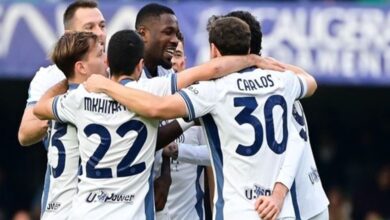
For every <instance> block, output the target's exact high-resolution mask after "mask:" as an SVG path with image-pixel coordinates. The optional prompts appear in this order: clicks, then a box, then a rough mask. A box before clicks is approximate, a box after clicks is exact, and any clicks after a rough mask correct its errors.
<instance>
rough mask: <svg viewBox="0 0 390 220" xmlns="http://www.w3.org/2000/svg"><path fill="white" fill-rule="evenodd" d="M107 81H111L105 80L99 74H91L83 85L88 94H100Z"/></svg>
mask: <svg viewBox="0 0 390 220" xmlns="http://www.w3.org/2000/svg"><path fill="white" fill-rule="evenodd" d="M107 81H109V82H111V80H109V79H107V78H106V77H104V76H103V75H100V74H92V75H91V76H90V77H89V78H88V79H87V80H86V81H85V82H84V83H83V85H84V87H85V89H86V90H87V91H88V92H96V93H101V92H103V90H104V86H105V85H107V83H108V82H107Z"/></svg>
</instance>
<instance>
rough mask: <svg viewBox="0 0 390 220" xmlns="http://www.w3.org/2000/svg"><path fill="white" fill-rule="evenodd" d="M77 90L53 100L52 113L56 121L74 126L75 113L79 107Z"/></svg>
mask: <svg viewBox="0 0 390 220" xmlns="http://www.w3.org/2000/svg"><path fill="white" fill-rule="evenodd" d="M80 97H81V96H80V95H79V90H78V89H76V90H73V91H69V92H67V93H66V94H63V95H59V96H56V97H55V98H54V100H53V106H52V108H53V113H54V117H55V119H56V120H57V121H59V122H62V123H72V124H75V121H76V115H77V111H78V110H79V108H80V106H81V98H80Z"/></svg>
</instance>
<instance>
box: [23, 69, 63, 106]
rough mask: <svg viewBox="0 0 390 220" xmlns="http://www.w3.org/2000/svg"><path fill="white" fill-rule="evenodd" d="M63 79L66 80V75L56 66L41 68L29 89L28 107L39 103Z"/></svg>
mask: <svg viewBox="0 0 390 220" xmlns="http://www.w3.org/2000/svg"><path fill="white" fill-rule="evenodd" d="M63 79H65V75H64V73H62V71H61V70H60V69H58V67H57V66H56V65H50V66H47V67H41V68H40V69H39V70H38V71H37V73H36V74H35V76H34V78H33V79H32V80H31V83H30V87H29V89H28V98H27V106H30V105H34V104H35V103H37V102H38V101H39V99H40V98H41V97H42V95H43V94H45V92H46V91H47V90H48V89H49V88H50V87H52V86H54V85H55V84H57V83H58V82H60V81H61V80H63Z"/></svg>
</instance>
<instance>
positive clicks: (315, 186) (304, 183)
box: [291, 101, 329, 220]
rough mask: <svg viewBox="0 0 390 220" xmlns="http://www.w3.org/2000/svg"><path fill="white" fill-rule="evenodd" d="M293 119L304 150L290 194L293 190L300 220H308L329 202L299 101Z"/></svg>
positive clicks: (295, 104)
mask: <svg viewBox="0 0 390 220" xmlns="http://www.w3.org/2000/svg"><path fill="white" fill-rule="evenodd" d="M293 118H294V119H293V125H294V126H295V127H296V129H297V130H298V132H299V140H300V142H301V144H303V145H304V148H303V152H302V155H301V157H300V158H301V159H300V163H299V166H298V170H297V173H296V177H295V181H294V183H293V185H292V188H291V193H293V192H294V190H295V194H296V198H297V201H296V209H297V210H298V213H299V215H300V219H303V220H304V219H310V218H312V217H313V216H315V215H318V214H319V213H321V212H322V211H324V210H325V209H327V207H328V205H329V200H328V198H327V196H326V194H325V191H324V189H323V187H322V184H321V179H320V176H319V173H318V170H317V166H316V163H315V160H314V156H313V151H312V148H311V144H310V138H309V130H308V127H307V122H306V116H305V113H304V111H303V108H302V106H301V103H300V102H299V101H296V102H295V103H294V108H293ZM293 187H295V188H293ZM293 202H294V201H293Z"/></svg>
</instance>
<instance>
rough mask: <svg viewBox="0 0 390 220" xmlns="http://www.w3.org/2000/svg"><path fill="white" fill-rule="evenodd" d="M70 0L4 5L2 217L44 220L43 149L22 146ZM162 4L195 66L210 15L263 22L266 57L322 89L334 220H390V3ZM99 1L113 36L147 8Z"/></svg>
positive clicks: (315, 142)
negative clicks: (22, 131)
mask: <svg viewBox="0 0 390 220" xmlns="http://www.w3.org/2000/svg"><path fill="white" fill-rule="evenodd" d="M69 2H70V1H61V0H25V1H23V0H19V1H11V0H0V103H2V106H1V107H0V111H1V113H0V117H1V120H0V126H1V132H0V133H1V144H0V146H1V147H0V220H2V219H18V220H22V219H37V218H39V202H40V196H41V191H42V185H43V179H44V171H45V168H46V155H45V150H44V148H43V146H42V144H36V145H35V146H31V147H25V148H23V147H21V146H20V145H19V144H18V141H17V131H18V126H19V122H20V119H21V116H22V113H23V110H24V107H25V103H26V98H27V90H28V86H29V82H30V80H31V79H32V77H33V75H34V73H35V72H36V71H37V70H38V69H39V67H40V66H45V65H47V64H49V61H48V59H47V53H48V52H49V51H50V49H51V46H52V45H53V44H54V42H55V41H56V39H57V38H58V36H60V35H61V34H62V29H63V26H62V14H63V10H64V9H65V7H66V5H67V4H68V3H69ZM158 2H160V3H164V4H167V5H169V6H171V7H172V8H173V9H174V11H175V12H176V15H177V17H178V20H179V25H180V28H181V30H182V32H183V33H184V37H185V41H186V45H185V49H186V54H187V59H188V62H189V65H190V66H191V65H194V64H196V63H199V62H203V61H205V60H207V59H208V49H209V48H208V44H207V32H206V28H205V27H206V22H207V19H208V18H209V17H210V16H211V15H213V14H217V15H218V14H225V13H226V12H228V11H231V10H238V9H242V10H248V11H250V12H252V13H253V14H254V15H256V17H257V18H258V19H259V20H260V21H261V24H262V28H263V33H264V38H263V54H264V55H269V56H274V57H276V58H278V59H280V60H282V61H284V62H288V63H292V64H296V65H298V66H301V67H303V68H305V69H306V70H308V71H310V72H311V73H312V74H314V75H315V77H316V78H317V80H318V82H319V88H318V90H317V93H316V94H315V96H314V97H312V98H310V99H307V100H304V101H303V104H304V109H305V112H306V115H307V118H308V123H309V128H310V138H311V142H312V146H313V150H314V153H315V158H316V161H317V165H318V170H319V172H320V175H321V179H322V182H323V185H324V187H325V189H326V191H327V194H328V197H329V199H330V200H331V205H330V216H331V219H332V220H348V219H354V220H355V219H356V220H359V219H365V220H376V219H377V220H379V219H390V194H389V188H390V164H389V157H390V151H389V147H390V146H389V137H390V116H389V114H390V2H389V1H388V0H373V1H370V0H360V1H359V0H356V1H352V0H351V1H337V0H317V1H309V0H296V1H293V0H281V1H259V0H258V1H255V0H246V1H238V0H236V1H227V0H225V1H223V0H210V1H206V0H204V1H195V0H192V1H191V0H183V1H181V0H166V1H163V0H160V1H158ZM99 3H100V8H101V10H102V12H103V14H104V16H105V18H106V20H107V25H108V33H109V35H110V34H112V33H114V32H115V31H116V30H119V29H123V28H133V27H134V23H135V16H136V13H137V11H138V9H139V8H140V7H141V6H142V5H144V4H145V3H146V1H135V0H110V1H109V0H106V1H100V2H99ZM26 214H27V215H26Z"/></svg>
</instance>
